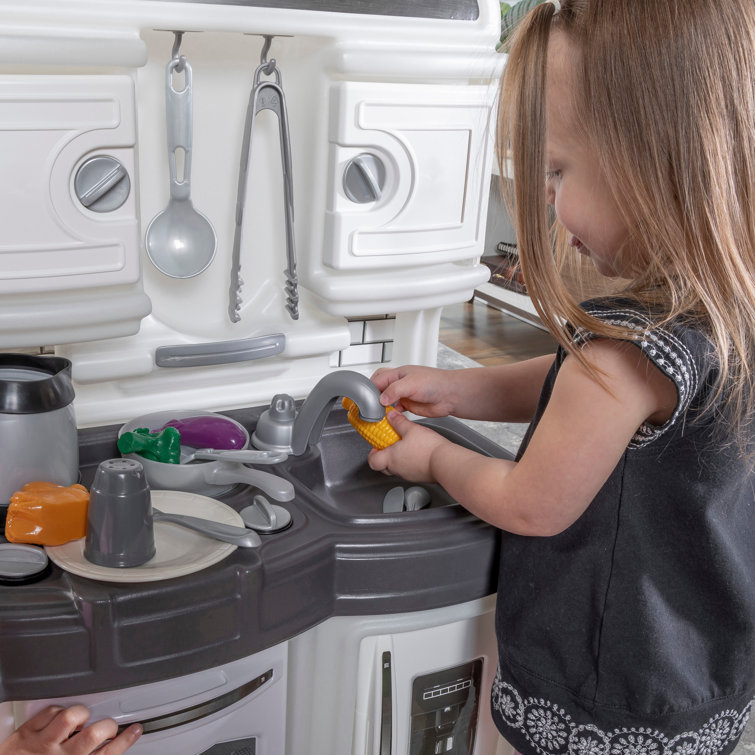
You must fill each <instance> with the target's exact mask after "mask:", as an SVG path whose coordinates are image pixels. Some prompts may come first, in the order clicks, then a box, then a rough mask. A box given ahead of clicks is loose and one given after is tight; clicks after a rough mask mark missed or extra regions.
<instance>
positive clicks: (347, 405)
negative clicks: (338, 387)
mask: <svg viewBox="0 0 755 755" xmlns="http://www.w3.org/2000/svg"><path fill="white" fill-rule="evenodd" d="M341 404H343V408H344V409H346V412H347V414H346V417H347V418H348V420H349V422H351V424H352V425H353V426H354V429H355V430H356V431H357V432H358V433H359V434H360V435H361V436H362V437H363V438H364V439H365V440H366V441H367V442H368V443H370V444H371V445H372V446H373V447H374V448H379V449H383V448H388V446H392V445H393V444H394V443H395V442H396V441H397V440H401V436H400V435H399V434H398V433H397V432H396V431H395V430H394V429H393V427H392V426H391V423H390V422H388V412H390V411H393V407H392V406H386V407H385V414H386V416H385V417H383V419H381V420H380V422H366V421H365V420H363V419H362V418H361V417H360V416H359V407H358V406H357V405H356V404H355V403H354V402H353V401H352V400H351V399H350V398H344V399H343V400H342V401H341Z"/></svg>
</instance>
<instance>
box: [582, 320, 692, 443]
mask: <svg viewBox="0 0 755 755" xmlns="http://www.w3.org/2000/svg"><path fill="white" fill-rule="evenodd" d="M585 312H586V313H587V314H588V315H590V316H591V317H595V318H596V319H598V320H601V321H602V322H605V323H606V324H607V325H616V326H618V327H622V328H627V329H629V330H634V331H636V335H635V337H634V340H635V341H636V342H637V345H638V346H639V347H640V349H641V350H642V351H643V353H645V354H646V355H647V356H648V357H649V358H650V359H651V360H652V361H653V362H654V363H655V364H656V366H657V367H658V369H660V370H661V371H662V372H663V373H664V374H666V375H668V377H670V378H671V380H673V381H674V384H675V385H676V388H677V391H678V392H679V401H678V403H677V405H676V409H675V410H674V413H673V415H672V416H671V418H670V419H669V420H668V421H667V422H666V423H665V424H664V425H662V426H660V427H657V426H655V425H650V424H647V423H645V424H643V425H642V426H641V427H640V428H639V429H638V430H637V432H636V433H635V435H634V437H633V438H632V440H631V442H630V443H629V447H630V448H641V447H642V446H646V445H647V444H648V443H651V442H652V441H654V440H655V439H656V438H659V437H660V436H661V435H663V433H664V432H666V430H668V429H669V428H670V427H671V426H672V425H673V424H674V423H675V422H676V420H677V418H678V417H679V416H680V415H681V414H682V413H683V412H684V411H686V409H687V407H688V406H689V402H690V400H691V398H692V397H693V396H694V395H695V393H696V392H697V386H698V373H697V367H696V364H695V360H694V359H693V357H692V354H691V353H690V351H689V349H688V348H687V346H686V345H685V344H684V343H683V342H682V341H681V340H680V339H679V338H678V337H677V336H675V335H674V334H673V333H672V332H671V331H669V330H666V329H665V328H659V327H657V325H656V324H655V323H654V322H653V321H652V320H651V319H650V318H649V317H648V316H647V315H645V314H643V313H642V312H639V311H637V310H634V309H612V310H608V311H606V310H604V309H586V310H585ZM594 337H595V334H594V333H591V332H590V331H588V330H586V329H585V328H577V329H576V330H575V331H574V334H573V335H572V340H573V342H574V344H575V346H584V345H585V344H586V343H588V342H589V341H590V340H591V339H592V338H594Z"/></svg>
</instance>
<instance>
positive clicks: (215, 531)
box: [152, 506, 262, 548]
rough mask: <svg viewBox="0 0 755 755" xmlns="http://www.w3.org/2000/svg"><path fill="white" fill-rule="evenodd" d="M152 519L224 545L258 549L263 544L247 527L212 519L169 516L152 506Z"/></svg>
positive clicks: (182, 515) (184, 515)
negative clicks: (219, 541) (229, 544)
mask: <svg viewBox="0 0 755 755" xmlns="http://www.w3.org/2000/svg"><path fill="white" fill-rule="evenodd" d="M152 519H153V520H154V521H155V522H170V523H172V524H178V525H180V526H181V527H186V528H188V529H190V530H194V531H195V532H200V533H201V534H203V535H207V536H208V537H212V538H215V540H221V541H222V542H224V543H231V545H238V546H239V547H240V548H256V547H257V546H259V545H260V544H261V542H262V541H261V540H260V538H259V535H258V534H257V533H256V532H255V531H254V530H248V529H246V527H236V526H234V525H233V524H223V523H222V522H213V521H212V520H211V519H202V518H201V517H198V516H188V515H186V514H168V513H166V512H164V511H160V510H159V509H156V508H155V507H154V506H152Z"/></svg>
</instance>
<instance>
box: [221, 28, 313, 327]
mask: <svg viewBox="0 0 755 755" xmlns="http://www.w3.org/2000/svg"><path fill="white" fill-rule="evenodd" d="M271 40H272V37H269V36H265V45H264V47H263V48H262V55H261V62H260V65H259V66H258V67H257V70H256V71H255V72H254V84H253V86H252V91H251V93H250V95H249V105H248V107H247V111H246V122H245V124H244V140H243V143H242V146H241V162H240V164H239V186H238V192H237V196H236V231H235V233H234V237H233V256H232V258H231V286H230V290H229V297H228V315H229V317H230V318H231V322H238V321H239V320H240V319H241V315H240V309H241V301H242V299H241V287H242V286H243V285H244V282H243V280H242V279H241V275H240V271H241V226H242V224H243V219H244V204H245V201H246V178H247V172H248V169H249V155H250V154H251V150H252V124H253V122H254V118H255V116H256V115H257V113H259V112H260V111H261V110H272V111H273V112H274V113H275V114H276V115H277V116H278V133H279V136H280V150H281V163H282V166H283V202H284V206H285V207H284V209H285V213H286V258H287V267H286V270H285V275H286V286H285V290H286V309H287V310H288V313H289V314H290V315H291V318H292V319H294V320H298V319H299V292H298V281H297V277H296V247H295V245H294V187H293V181H292V178H291V145H290V141H289V136H288V117H287V116H286V98H285V96H284V94H283V89H282V87H281V74H280V70H279V69H278V66H277V65H276V63H275V59H273V60H270V61H269V62H268V60H267V52H268V50H269V49H270V43H271ZM263 73H264V74H265V75H266V76H272V75H273V74H275V81H274V82H273V81H260V77H261V75H262V74H263Z"/></svg>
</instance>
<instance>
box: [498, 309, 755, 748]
mask: <svg viewBox="0 0 755 755" xmlns="http://www.w3.org/2000/svg"><path fill="white" fill-rule="evenodd" d="M583 306H584V308H585V310H586V311H588V312H589V313H590V314H592V315H594V316H595V317H598V318H600V319H602V320H605V321H607V322H611V323H614V324H621V325H628V326H630V327H631V328H633V329H634V330H636V332H637V336H636V339H635V343H636V345H637V346H638V348H640V349H642V351H643V352H644V353H645V354H646V355H647V356H648V357H649V358H650V359H651V360H652V362H653V363H654V364H655V365H656V366H657V367H658V369H660V370H662V371H663V372H664V374H666V375H667V376H668V377H669V378H671V379H672V380H673V381H674V383H675V384H676V387H677V390H678V394H679V402H678V406H677V408H676V410H675V413H674V415H673V416H672V417H671V419H670V420H669V421H668V422H667V423H666V424H665V425H663V426H661V427H655V426H644V427H642V428H640V430H639V431H638V433H637V434H636V435H635V437H634V439H633V440H632V442H631V443H630V445H629V446H628V447H627V449H626V451H625V452H624V455H623V456H622V458H621V460H620V461H619V463H618V464H617V466H616V468H615V469H614V470H613V472H612V473H611V476H610V477H609V479H608V480H607V482H606V483H605V485H604V486H603V488H602V489H601V490H600V492H599V493H598V495H597V496H596V498H595V500H594V501H593V502H592V503H591V504H590V506H589V507H588V508H587V510H586V511H585V513H584V514H583V515H582V516H581V517H580V518H579V519H578V520H577V521H576V522H575V523H574V524H572V525H571V526H570V527H569V528H568V529H567V530H565V531H564V532H562V533H561V534H559V535H556V536H555V537H549V538H534V537H522V536H518V535H512V534H509V533H505V532H504V533H502V541H501V563H500V574H499V582H498V603H497V614H496V632H497V636H498V646H499V670H498V674H497V676H496V679H495V683H494V685H493V692H492V699H491V703H492V712H493V717H494V720H495V722H496V724H497V726H498V728H499V730H500V731H501V733H502V735H503V736H504V737H505V738H506V739H507V740H508V741H509V742H510V743H511V744H512V745H513V746H514V747H516V749H517V750H519V751H520V752H522V753H538V754H539V755H567V754H568V755H726V754H727V753H729V752H730V751H731V750H732V749H733V748H734V746H735V745H736V743H737V740H738V739H739V737H740V735H741V733H742V730H743V729H744V727H745V724H746V723H747V719H748V716H749V711H750V707H751V703H752V700H753V696H754V695H755V494H754V492H753V485H754V483H755V479H754V477H753V474H752V472H751V470H750V465H749V463H748V461H747V460H746V459H743V458H741V455H740V452H739V449H738V447H737V445H736V443H734V444H731V443H730V444H728V445H727V444H725V443H722V442H721V441H722V438H721V432H720V431H721V428H722V427H725V426H724V425H723V423H722V422H720V421H719V422H717V421H716V417H715V414H714V415H711V416H708V415H703V418H702V419H701V420H699V421H696V419H697V417H698V415H699V414H700V410H701V407H702V406H703V404H704V401H705V398H706V396H707V394H708V392H709V390H710V386H711V383H712V379H713V378H714V377H715V374H714V371H715V369H716V364H715V361H714V360H713V359H712V358H711V354H710V350H709V345H708V342H707V340H706V338H705V337H704V336H703V334H702V333H701V332H699V331H698V330H696V329H695V328H692V327H685V326H683V325H679V326H678V327H670V328H669V327H666V328H663V329H661V328H657V327H655V326H654V324H653V322H652V320H651V319H650V318H649V317H648V316H647V315H646V314H644V313H642V312H640V311H638V310H637V309H636V307H634V308H633V306H634V305H628V303H627V302H622V301H618V300H610V299H601V300H595V301H591V302H588V303H586V304H585V305H583ZM592 337H593V336H592V334H590V333H587V332H582V331H577V332H576V333H575V334H574V339H575V342H576V343H578V344H581V343H585V342H586V341H588V340H589V339H590V338H592ZM564 358H565V353H564V351H563V350H561V349H560V350H559V352H558V353H557V355H556V359H555V362H554V365H553V367H552V368H551V371H550V373H549V375H548V377H547V379H546V382H545V385H544V388H543V392H542V395H541V398H540V405H539V406H538V409H537V413H536V416H535V418H534V421H533V423H532V425H531V427H530V428H529V432H528V434H527V436H526V437H525V438H524V440H523V442H522V448H521V449H520V452H519V454H520V455H521V454H522V452H523V450H524V449H525V448H526V446H527V443H528V442H529V438H530V435H531V433H532V431H533V429H534V428H535V427H536V425H537V422H538V420H539V418H540V417H541V416H542V413H543V411H544V409H545V407H546V405H547V403H548V399H549V396H550V393H551V390H552V387H553V383H554V381H555V379H556V375H557V374H558V370H559V369H560V367H561V365H562V363H563V360H564ZM729 440H731V439H729Z"/></svg>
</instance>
